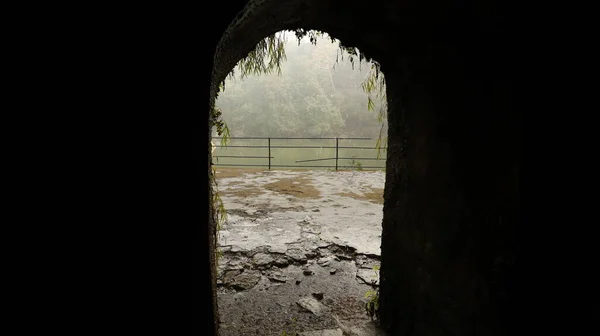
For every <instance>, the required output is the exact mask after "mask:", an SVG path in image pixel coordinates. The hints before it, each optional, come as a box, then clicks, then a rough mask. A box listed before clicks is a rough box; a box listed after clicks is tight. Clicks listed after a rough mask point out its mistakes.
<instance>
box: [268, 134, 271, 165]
mask: <svg viewBox="0 0 600 336" xmlns="http://www.w3.org/2000/svg"><path fill="white" fill-rule="evenodd" d="M268 140H269V170H271V138H269V139H268Z"/></svg>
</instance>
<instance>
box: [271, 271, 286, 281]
mask: <svg viewBox="0 0 600 336" xmlns="http://www.w3.org/2000/svg"><path fill="white" fill-rule="evenodd" d="M267 278H269V280H271V281H275V282H287V281H288V277H287V276H285V275H284V274H283V273H282V272H281V271H278V270H275V271H270V272H268V273H267Z"/></svg>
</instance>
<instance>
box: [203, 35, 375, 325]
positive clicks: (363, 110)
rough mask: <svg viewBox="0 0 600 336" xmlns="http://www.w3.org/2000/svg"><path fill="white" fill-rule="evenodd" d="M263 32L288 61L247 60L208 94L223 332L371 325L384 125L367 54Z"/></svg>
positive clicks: (311, 38)
mask: <svg viewBox="0 0 600 336" xmlns="http://www.w3.org/2000/svg"><path fill="white" fill-rule="evenodd" d="M274 39H276V40H274ZM315 39H316V40H315ZM317 40H318V42H316V41H317ZM265 41H266V42H264V41H263V42H262V43H263V44H259V45H257V48H263V47H266V48H267V49H266V50H267V51H268V50H272V49H268V48H280V47H282V48H283V51H284V52H285V60H283V61H282V62H281V63H280V66H279V67H277V69H275V68H273V70H274V71H272V72H268V71H267V72H264V71H263V72H261V71H260V70H259V71H256V70H255V71H248V69H256V68H252V67H256V66H257V64H256V63H258V62H263V64H265V65H267V64H269V61H270V60H271V59H270V58H269V57H266V58H263V57H259V59H258V61H257V60H256V59H254V60H251V61H248V59H249V57H247V58H246V60H242V61H241V62H240V63H238V64H237V65H236V67H235V68H234V69H233V71H232V73H230V76H228V77H227V79H226V80H225V81H224V88H223V87H222V88H221V89H220V92H219V95H218V97H217V99H216V101H215V108H216V109H217V111H218V113H219V120H218V121H217V123H219V126H218V127H216V126H215V127H214V129H213V134H212V139H213V140H212V146H213V150H212V156H213V158H212V159H213V168H214V180H215V182H216V185H215V189H214V193H215V195H217V197H216V198H215V199H216V208H217V216H216V217H217V223H216V235H215V236H216V242H215V249H216V256H217V257H216V285H217V291H216V292H217V305H218V312H219V314H218V315H219V322H220V327H219V330H220V331H219V335H220V336H229V335H232V336H233V335H236V336H237V335H245V334H248V335H250V334H252V335H296V333H299V332H309V331H319V330H329V332H331V333H334V334H335V333H336V332H338V333H341V332H342V331H345V330H350V329H352V328H354V329H358V330H363V329H365V328H373V327H374V325H375V324H376V321H377V315H376V309H375V308H376V307H374V305H375V304H376V298H377V291H378V286H379V267H380V256H381V248H380V247H381V236H382V217H383V189H384V185H385V162H386V161H385V158H386V147H385V135H386V134H387V128H386V123H385V120H386V110H385V109H386V106H385V101H384V100H382V99H385V95H381V94H379V95H378V93H381V92H376V91H377V89H379V90H381V91H382V92H384V87H377V84H378V83H373V80H374V79H375V77H374V75H375V73H373V71H374V70H373V69H374V66H375V63H371V62H368V61H367V60H365V59H360V57H358V58H357V57H356V56H357V55H360V53H359V52H357V51H356V54H354V55H350V54H347V53H344V51H343V49H342V48H340V45H339V42H338V41H337V40H335V39H331V38H330V37H329V36H328V35H327V34H317V35H315V32H310V33H308V34H307V35H306V36H304V37H301V38H297V37H296V36H295V35H294V32H291V31H282V32H278V33H276V34H275V35H273V36H272V37H271V40H269V39H267V40H265ZM315 42H316V43H315ZM259 52H260V51H259ZM351 52H352V51H351ZM254 53H255V54H256V52H254ZM255 54H254V56H255ZM251 56H253V55H251ZM251 62H255V63H251ZM377 75H378V76H382V75H381V74H380V73H379V74H377ZM382 83H383V81H380V82H379V84H382ZM369 85H371V90H367V89H366V87H367V86H369ZM373 88H375V89H373ZM217 129H218V132H217ZM371 315H372V316H371ZM373 320H374V321H375V322H373Z"/></svg>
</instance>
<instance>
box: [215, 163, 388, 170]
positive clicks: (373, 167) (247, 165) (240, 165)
mask: <svg viewBox="0 0 600 336" xmlns="http://www.w3.org/2000/svg"><path fill="white" fill-rule="evenodd" d="M214 166H221V167H226V166H232V167H233V166H235V167H268V165H259V164H233V163H232V164H226V163H223V164H221V163H217V164H214ZM271 167H292V168H335V166H298V165H271ZM338 168H352V169H356V167H355V166H338ZM361 168H367V169H384V168H385V167H377V166H361Z"/></svg>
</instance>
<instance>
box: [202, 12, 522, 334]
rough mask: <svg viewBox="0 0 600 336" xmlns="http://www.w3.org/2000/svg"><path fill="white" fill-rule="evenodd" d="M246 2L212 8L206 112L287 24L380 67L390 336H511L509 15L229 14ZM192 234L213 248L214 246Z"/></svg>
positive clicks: (515, 182)
mask: <svg viewBox="0 0 600 336" xmlns="http://www.w3.org/2000/svg"><path fill="white" fill-rule="evenodd" d="M241 5H242V3H241V2H231V3H228V4H227V6H228V7H227V8H222V10H223V11H222V12H219V11H217V14H215V18H216V22H218V23H219V24H218V25H216V26H215V31H214V32H209V33H208V34H209V38H212V40H211V41H215V44H213V45H211V48H210V49H209V52H213V51H214V52H215V63H214V67H213V64H210V69H208V65H207V68H206V69H205V70H206V73H207V74H208V71H210V75H209V76H210V78H211V81H207V82H205V86H204V88H205V89H206V92H209V93H210V95H209V96H207V99H208V103H209V106H208V107H209V109H210V107H211V106H212V104H213V103H214V98H215V95H216V92H217V87H218V83H219V82H220V81H222V80H223V79H224V78H225V76H226V75H227V74H228V73H229V71H230V70H231V69H232V68H233V67H234V65H235V64H236V63H237V61H238V60H239V59H240V58H242V57H244V56H245V55H246V54H247V53H248V52H249V51H250V50H251V49H252V48H253V47H254V45H256V43H257V42H258V41H260V40H261V39H262V38H264V37H265V36H267V35H269V34H272V33H275V32H277V31H280V30H283V29H294V28H305V29H317V30H323V31H326V32H328V33H330V34H331V35H332V36H334V37H336V38H338V39H340V40H341V41H342V43H343V44H345V45H347V46H354V47H358V48H359V50H361V51H362V52H364V53H366V55H367V56H368V57H372V58H373V59H375V60H376V61H378V62H380V63H381V65H382V70H383V72H384V74H385V76H386V81H387V90H388V93H387V95H388V99H389V102H388V113H389V116H388V122H389V139H388V143H389V149H388V158H387V160H388V161H387V165H388V169H387V175H386V188H385V203H384V217H383V229H384V233H383V237H382V266H381V306H380V316H381V319H382V320H381V322H382V325H383V326H384V327H385V328H386V329H387V330H388V331H390V334H392V335H400V334H401V335H475V334H477V335H504V334H509V333H510V330H507V329H506V325H507V323H508V322H507V321H508V319H509V315H507V312H508V311H509V308H508V306H507V302H508V298H509V297H510V294H511V293H510V283H509V280H510V278H511V272H512V263H513V261H514V258H515V250H514V236H515V235H514V232H515V228H516V227H517V224H518V217H517V212H518V207H517V204H518V201H519V200H518V187H519V170H520V166H521V160H522V157H521V155H520V151H519V147H518V145H519V144H520V142H521V140H522V139H521V119H520V116H519V115H516V114H514V113H513V112H512V111H513V110H512V107H511V105H510V104H511V92H510V90H511V76H510V69H509V68H507V67H506V64H507V63H509V62H507V60H508V59H509V58H510V54H509V52H510V51H511V50H510V48H509V43H508V41H507V40H506V34H507V33H506V31H505V28H504V22H505V20H506V18H505V16H504V13H502V11H501V9H499V8H497V7H496V6H495V5H494V2H492V1H487V2H479V3H477V6H475V5H474V4H470V3H468V2H460V3H459V2H453V3H443V2H441V1H420V2H417V1H401V2H399V1H386V0H380V1H371V2H369V3H367V4H365V3H364V2H362V1H343V2H342V1H334V0H330V1H323V0H320V1H316V0H305V1H298V0H296V1H292V0H289V1H274V0H259V1H249V2H248V5H247V6H246V10H244V11H243V12H241V13H240V14H238V15H237V16H235V13H236V12H237V11H236V10H235V9H236V8H239V9H241V8H242V7H241ZM219 6H223V5H219ZM236 6H237V7H236ZM234 16H235V17H234ZM226 22H227V23H228V22H232V24H231V25H229V26H228V28H224V27H225V26H226V25H225V23H226ZM211 34H212V35H211ZM219 39H220V40H219ZM217 41H218V43H217ZM205 78H208V76H207V77H205ZM205 141H206V140H205ZM208 143H210V134H209V137H208V139H207V144H208ZM205 147H206V148H207V151H210V146H209V145H207V146H205ZM214 225H215V223H214V219H213V218H212V216H211V213H210V210H209V228H210V229H211V230H214ZM205 229H206V228H205V227H200V231H201V230H205ZM208 233H209V236H208V237H210V236H211V235H212V232H210V231H209V232H208ZM197 236H198V237H200V238H201V239H199V240H198V244H199V245H198V246H199V247H200V249H201V250H202V251H206V250H207V249H209V250H210V248H211V246H210V245H211V244H210V241H211V240H210V239H208V237H207V236H201V234H200V233H199V234H198V235H197ZM203 260H204V261H202V262H203V264H202V267H204V268H211V269H212V270H213V274H214V264H213V265H211V262H212V261H210V260H208V259H203ZM212 285H213V286H214V279H213V283H212ZM208 301H209V300H206V303H202V304H203V305H205V306H204V309H206V310H205V312H206V311H208V312H209V313H211V312H212V313H214V312H215V311H216V309H215V306H214V305H215V302H214V295H213V296H212V297H211V300H210V304H209V302H208ZM205 314H206V313H205ZM211 333H212V329H211V332H209V333H208V334H211Z"/></svg>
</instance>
